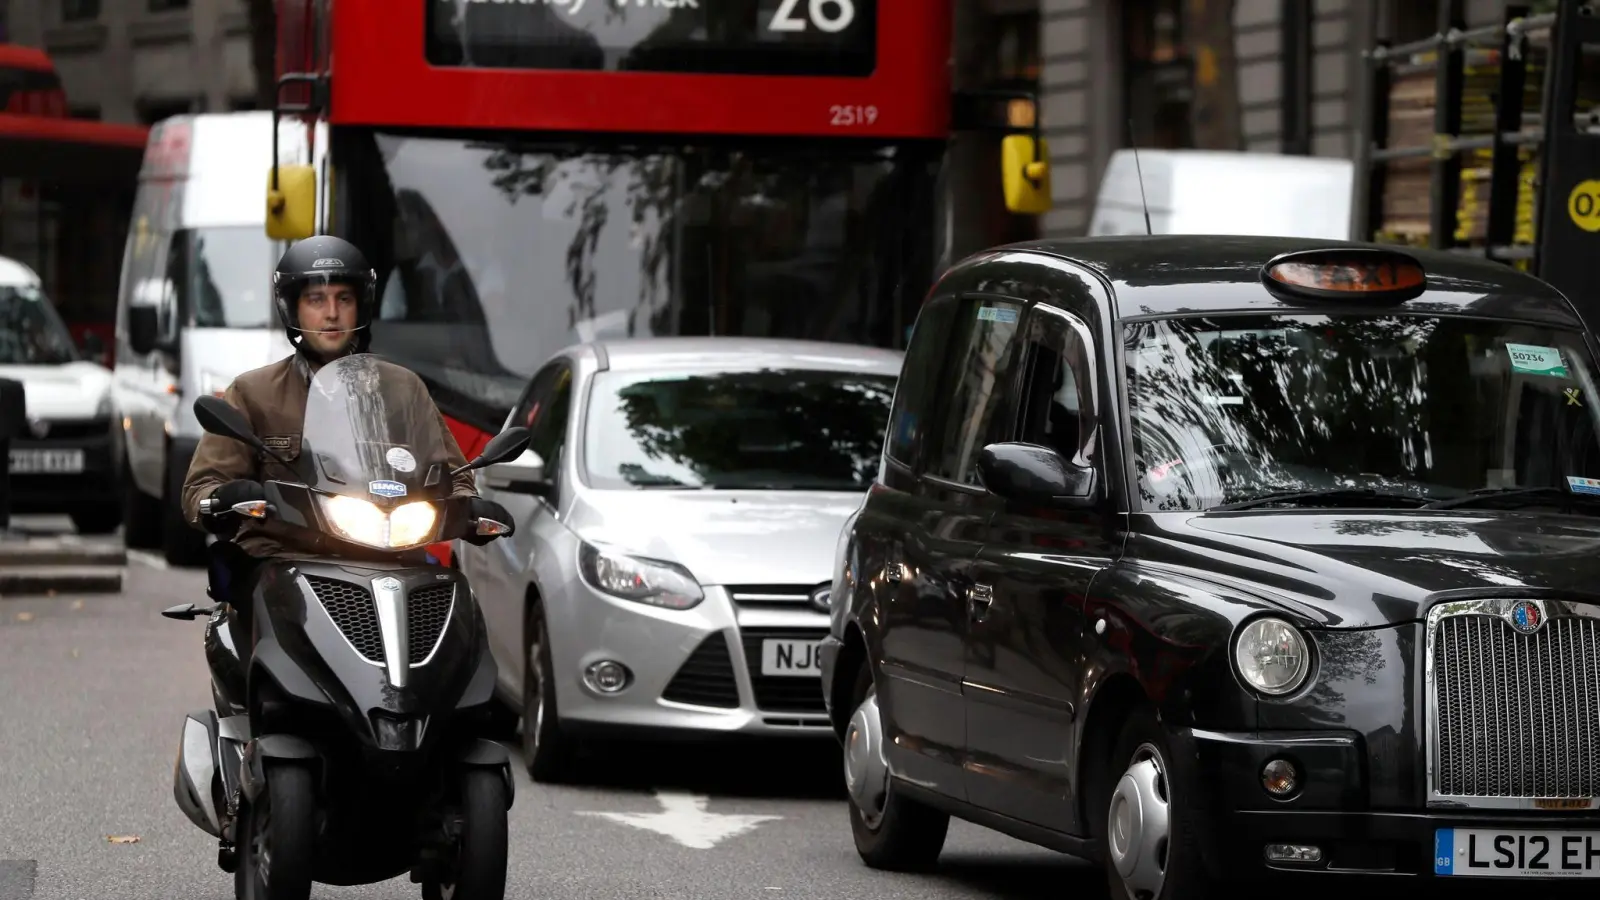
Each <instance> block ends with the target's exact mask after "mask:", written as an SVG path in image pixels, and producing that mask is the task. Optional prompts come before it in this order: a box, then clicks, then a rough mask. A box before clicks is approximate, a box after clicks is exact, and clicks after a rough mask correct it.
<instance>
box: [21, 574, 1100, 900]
mask: <svg viewBox="0 0 1600 900" xmlns="http://www.w3.org/2000/svg"><path fill="white" fill-rule="evenodd" d="M158 565H159V564H155V563H153V561H150V560H149V558H148V557H143V556H139V557H136V559H135V560H134V562H133V564H132V565H130V566H129V569H128V574H127V578H126V581H125V590H124V592H123V593H122V594H120V595H101V596H85V597H76V598H75V597H66V596H60V597H51V598H43V597H41V598H0V685H3V686H4V690H3V691H0V900H29V898H38V900H95V898H101V897H115V898H118V900H142V898H149V900H222V898H227V897H231V896H232V879H231V876H229V875H227V874H226V873H224V872H222V871H221V870H220V869H218V868H217V866H216V862H215V842H214V841H213V839H212V838H210V837H209V836H208V835H206V834H204V833H203V832H201V831H200V830H199V829H197V828H195V827H194V826H193V825H191V824H190V823H189V821H188V820H187V819H186V818H185V817H184V816H183V814H182V813H181V812H180V811H179V810H178V808H177V806H176V805H175V804H174V802H173V799H172V765H173V756H174V754H175V752H176V749H177V743H178V727H179V723H180V722H181V721H182V717H183V714H184V712H186V711H187V710H190V709H199V708H204V707H205V706H206V705H207V702H208V694H207V687H206V680H205V679H206V671H205V665H204V660H203V658H202V656H201V649H200V633H201V627H202V626H201V623H200V622H192V623H191V622H177V621H172V620H169V619H163V618H161V617H160V616H159V615H158V613H159V611H160V610H161V609H162V608H163V607H166V606H169V605H172V604H175V603H181V602H186V601H189V600H194V601H196V602H203V598H204V591H203V585H202V576H201V575H200V574H199V573H197V572H193V571H168V570H165V569H162V568H158V567H156V566H158ZM812 746H813V747H814V748H815V749H813V750H812V751H811V752H809V753H806V752H784V751H783V750H782V749H781V748H773V750H772V751H771V752H765V753H763V756H762V758H761V761H760V764H759V766H752V761H751V760H750V759H749V757H748V755H738V754H734V753H728V752H723V753H712V754H706V753H704V752H685V751H683V750H673V749H672V748H653V747H640V748H634V749H632V750H631V751H630V752H629V753H628V754H626V755H625V756H622V757H620V758H618V759H615V760H602V761H600V762H598V763H596V764H594V765H593V766H592V768H593V769H594V772H593V774H594V775H595V776H597V777H599V778H600V779H601V781H602V784H601V785H599V786H592V787H582V788H579V787H561V788H547V787H543V786H535V785H533V784H531V783H530V782H529V781H528V780H527V778H526V775H525V774H524V773H523V772H522V771H521V770H520V769H519V771H518V778H519V784H518V788H517V800H516V804H515V806H514V807H513V809H512V811H511V829H512V831H511V834H512V846H511V863H510V865H511V874H510V879H509V882H510V887H509V890H508V892H507V896H508V898H540V900H545V898H568V897H570V898H574V900H624V898H628V900H632V898H647V897H648V898H664V900H673V898H682V900H720V898H739V900H749V898H752V897H775V898H785V897H787V898H796V900H798V898H818V900H821V898H827V900H837V898H840V897H849V898H882V900H891V898H901V897H904V898H917V900H942V898H965V897H1000V898H1018V900H1020V898H1032V897H1040V898H1042V897H1047V896H1048V897H1064V896H1065V897H1088V898H1103V897H1105V896H1106V891H1105V889H1104V887H1103V881H1101V880H1100V878H1099V875H1098V872H1097V871H1095V870H1093V869H1090V868H1088V867H1087V866H1085V865H1084V864H1083V863H1080V862H1077V861H1075V860H1072V859H1070V858H1068V857H1063V856H1060V855H1057V854H1054V853H1050V852H1048V851H1043V850H1039V849H1036V848H1033V847H1031V846H1029V845H1026V844H1023V843H1020V842H1017V841H1013V840H1010V839H1008V838H1005V837H1001V836H999V835H996V834H994V833H992V832H988V831H986V830H984V829H980V828H977V827H975V826H970V825H965V824H962V823H953V824H952V826H951V833H950V838H949V841H948V843H947V844H946V849H945V853H944V857H943V861H942V865H941V870H940V871H939V872H938V873H937V874H935V875H929V876H908V875H895V874H888V873H878V872H873V871H871V870H868V869H866V868H865V867H864V866H863V865H862V864H861V862H860V860H859V858H858V857H857V856H856V853H855V849H854V846H853V845H852V843H851V839H850V831H849V825H848V822H847V819H846V817H845V805H844V801H843V799H842V790H841V788H840V775H839V769H838V756H837V752H836V751H834V750H833V749H832V748H831V747H828V746H826V745H812ZM733 769H740V770H745V771H752V770H754V771H756V772H758V773H759V775H758V776H752V777H746V778H744V779H741V780H735V779H734V778H732V777H730V776H729V775H728V774H727V773H728V772H729V771H730V770H733ZM624 773H625V774H624ZM656 791H669V792H677V793H669V794H668V795H667V796H666V797H664V798H660V797H658V796H657V795H656V793H655V792H656ZM702 802H703V804H704V808H705V812H706V813H707V814H709V815H707V816H703V817H701V818H702V819H703V821H704V829H705V830H707V831H709V832H710V833H711V834H712V835H713V836H715V835H716V834H717V833H718V832H721V831H734V830H736V829H737V827H738V826H740V825H743V826H745V828H746V830H744V831H743V832H742V833H734V834H731V835H729V836H726V837H724V838H723V839H721V840H720V841H718V842H715V843H714V845H713V846H710V847H708V848H704V849H702V848H701V847H699V846H685V845H684V844H683V843H680V842H678V841H676V840H674V839H673V838H672V837H670V836H669V835H667V834H662V833H658V832H657V831H654V830H650V829H649V828H648V827H645V826H647V825H648V824H660V823H663V822H664V823H666V824H665V825H664V826H663V827H664V829H665V830H667V831H670V832H673V833H676V834H679V835H684V834H686V832H687V827H686V826H685V824H684V823H685V822H686V821H688V820H689V819H693V818H695V813H694V809H695V807H696V805H697V804H698V803H702ZM668 809H671V810H676V811H675V812H667V813H666V814H664V815H658V816H657V817H656V818H654V819H652V818H648V817H647V818H645V819H642V820H638V821H640V822H642V823H644V826H641V825H635V824H628V823H627V822H624V821H617V820H616V818H613V817H610V816H606V815H595V814H594V813H613V814H626V813H637V814H646V815H647V816H648V814H663V813H664V811H665V810H668ZM731 816H752V817H768V818H761V819H759V820H738V819H734V818H730V817H731ZM131 839H136V840H131ZM689 842H690V843H691V844H705V843H709V842H704V841H695V840H693V838H692V837H691V838H689ZM313 896H314V897H318V898H324V900H331V898H349V900H357V898H361V900H366V898H410V897H418V896H420V891H419V890H418V888H417V887H416V886H415V885H412V884H411V883H410V882H409V881H408V880H407V879H406V878H405V877H402V878H400V879H397V880H395V881H391V882H387V883H383V884H378V885H370V886H366V887H359V888H329V887H322V886H319V887H318V888H317V889H316V890H315V891H314V893H313Z"/></svg>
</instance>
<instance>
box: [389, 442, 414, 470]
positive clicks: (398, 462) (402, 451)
mask: <svg viewBox="0 0 1600 900" xmlns="http://www.w3.org/2000/svg"><path fill="white" fill-rule="evenodd" d="M383 458H384V459H386V460H388V461H389V465H391V466H393V467H394V469H395V471H397V472H415V471H416V470H417V458H416V457H415V456H412V455H411V451H410V450H407V449H406V448H404V447H390V448H389V452H387V453H385V454H384V455H383Z"/></svg>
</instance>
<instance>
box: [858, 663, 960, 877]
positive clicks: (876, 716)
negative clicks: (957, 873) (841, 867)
mask: <svg viewBox="0 0 1600 900" xmlns="http://www.w3.org/2000/svg"><path fill="white" fill-rule="evenodd" d="M852 699H853V700H854V704H853V707H852V711H851V714H850V723H849V724H848V725H847V726H845V734H844V768H845V786H846V788H847V789H848V791H849V793H850V803H849V806H850V831H851V833H852V834H853V835H854V837H855V841H856V852H857V853H859V854H860V855H861V860H862V862H865V863H866V864H867V865H868V866H870V867H872V868H874V869H885V870H889V871H898V872H919V871H927V870H929V869H932V868H933V867H934V866H935V864H937V863H938V862H939V854H940V852H942V851H943V850H944V839H945V835H946V834H947V833H948V832H949V829H950V816H949V815H948V814H947V813H943V812H940V811H939V810H936V809H933V808H932V807H929V806H924V805H923V804H921V803H918V802H917V801H915V800H912V799H910V798H909V797H903V796H901V795H899V794H897V793H895V790H894V779H893V778H891V777H889V766H888V762H887V760H886V759H885V758H884V744H883V733H884V728H883V717H882V714H881V713H880V711H879V709H878V690H877V687H876V686H875V685H874V684H873V683H872V668H871V666H870V665H868V664H867V663H865V662H863V663H862V664H861V668H860V670H859V671H858V672H857V673H856V686H855V692H854V694H853V695H852Z"/></svg>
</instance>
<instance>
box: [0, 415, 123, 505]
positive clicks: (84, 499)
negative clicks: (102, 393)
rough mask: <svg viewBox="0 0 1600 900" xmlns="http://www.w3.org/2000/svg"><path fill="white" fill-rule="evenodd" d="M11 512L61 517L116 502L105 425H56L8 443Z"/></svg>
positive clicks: (108, 429)
mask: <svg viewBox="0 0 1600 900" xmlns="http://www.w3.org/2000/svg"><path fill="white" fill-rule="evenodd" d="M8 462H9V482H10V487H11V511H12V512H13V513H21V514H30V513H66V512H72V511H74V510H77V509H81V508H82V507H84V506H88V505H92V504H96V503H115V502H116V493H117V492H116V480H115V478H114V477H113V474H112V467H111V426H110V423H109V422H102V421H94V422H55V423H51V429H50V431H49V432H47V434H46V435H45V436H44V437H42V438H38V437H34V436H33V435H31V434H25V435H23V436H21V437H16V438H12V440H11V447H10V460H9V461H8Z"/></svg>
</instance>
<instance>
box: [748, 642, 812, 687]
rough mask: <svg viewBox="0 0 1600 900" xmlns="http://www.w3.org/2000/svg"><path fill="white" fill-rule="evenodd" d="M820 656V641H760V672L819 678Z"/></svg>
mask: <svg viewBox="0 0 1600 900" xmlns="http://www.w3.org/2000/svg"><path fill="white" fill-rule="evenodd" d="M821 656H822V642H821V641H784V640H770V639H769V640H766V641H762V643H761V674H763V675H778V676H792V677H799V678H821V677H822V658H821Z"/></svg>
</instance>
